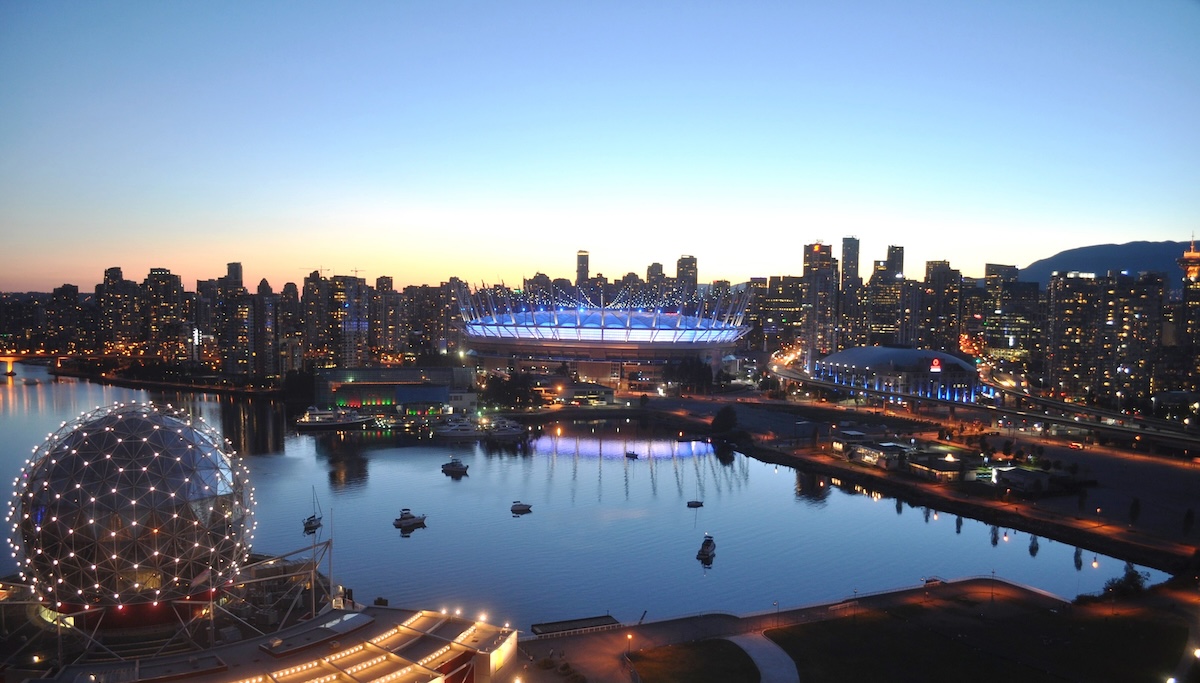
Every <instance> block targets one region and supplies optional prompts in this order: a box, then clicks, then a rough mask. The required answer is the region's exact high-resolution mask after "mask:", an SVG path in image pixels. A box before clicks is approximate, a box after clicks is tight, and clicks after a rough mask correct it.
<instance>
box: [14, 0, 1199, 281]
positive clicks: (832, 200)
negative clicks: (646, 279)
mask: <svg viewBox="0 0 1200 683" xmlns="http://www.w3.org/2000/svg"><path fill="white" fill-rule="evenodd" d="M1197 36H1200V2H1196V1H1194V0H1149V1H1147V0H1141V1H1132V0H1131V1H1128V2H1122V1H1117V0H1095V1H1092V2H1082V1H1075V2H1069V1H1066V0H1036V1H1035V0H1006V1H1000V0H992V1H989V0H981V1H978V2H961V1H960V0H913V1H911V2H902V3H897V2H883V1H882V0H880V1H871V0H860V1H857V2H845V3H802V2H766V1H761V2H744V3H743V2H739V3H734V2H695V1H693V2H671V1H663V2H652V3H645V2H549V1H545V2H538V1H525V2H507V3H489V2H460V1H454V0H449V1H444V2H417V1H413V2H371V1H367V2H356V3H317V2H286V3H285V2H278V3H265V2H264V3H249V4H246V3H233V2H214V3H183V2H161V3H144V2H108V3H59V2H41V3H37V2H9V3H3V4H0V93H2V94H3V96H2V98H0V99H2V100H3V104H2V106H0V229H2V230H3V233H4V235H5V250H6V251H7V256H8V258H7V259H6V267H5V268H4V269H0V290H2V291H24V290H42V291H46V290H49V289H50V288H52V287H55V286H57V285H60V284H62V283H64V282H70V283H73V284H78V285H79V286H80V287H81V288H84V289H90V288H91V287H92V286H93V285H94V284H95V282H97V281H98V280H99V279H100V277H101V274H102V271H103V269H104V268H106V267H109V266H121V267H122V268H123V269H124V270H125V275H126V277H129V278H132V279H137V280H140V279H141V278H142V277H144V275H145V274H146V272H147V271H148V270H149V268H150V267H166V268H170V269H171V270H172V271H173V272H175V273H178V274H180V275H182V276H183V278H184V282H185V284H186V285H187V286H188V287H189V288H190V287H192V286H194V281H195V280H196V279H198V278H199V279H207V278H211V277H217V276H219V275H221V274H222V273H223V272H224V264H225V263H226V262H229V261H240V262H242V263H243V265H244V268H245V273H246V279H247V281H248V282H250V283H252V284H254V283H257V281H258V280H259V279H260V278H266V279H268V280H269V281H270V283H271V284H272V285H273V286H274V287H275V288H276V289H278V288H279V287H280V286H282V284H283V283H284V282H286V281H296V282H298V281H299V280H300V279H302V278H303V276H304V275H305V274H306V273H308V272H310V271H312V270H314V269H316V268H323V269H328V270H329V272H331V273H338V274H351V273H352V271H354V270H357V271H358V274H359V275H360V276H362V277H366V278H367V279H368V280H369V281H373V280H374V278H375V277H377V276H379V275H390V276H392V277H394V278H395V280H396V283H397V285H400V286H402V285H405V284H436V283H438V282H441V281H444V280H445V279H447V278H448V277H450V276H452V275H456V276H459V277H462V278H465V279H468V280H470V281H471V282H473V283H478V282H489V283H490V282H498V281H502V280H503V281H506V282H508V283H509V284H515V283H517V282H519V281H520V280H521V278H522V277H528V276H531V275H533V274H534V273H536V272H545V273H547V274H549V275H551V276H552V277H554V276H565V277H573V274H574V257H575V251H576V250H578V249H586V250H589V251H590V252H591V263H592V270H593V272H597V271H598V272H602V273H604V274H605V275H607V276H608V277H610V278H616V277H620V276H622V275H624V274H625V273H626V272H630V271H632V272H637V273H639V274H641V275H643V276H644V275H645V269H646V266H647V265H648V264H649V263H651V262H654V261H657V262H661V263H663V264H664V266H666V270H667V272H668V273H673V272H674V264H675V260H676V259H677V258H678V257H679V256H680V255H681V254H693V255H695V256H696V257H697V258H698V262H699V267H700V279H701V280H702V281H711V280H715V279H728V280H731V281H734V282H740V281H745V280H747V279H749V278H750V277H753V276H769V275H779V274H794V275H798V274H800V273H801V270H802V268H801V253H800V252H801V248H802V246H803V245H804V244H806V243H811V242H815V241H824V242H827V243H832V244H833V245H834V249H835V254H836V253H837V251H838V249H839V248H840V242H841V238H842V237H843V236H847V235H854V236H857V237H858V238H859V239H860V240H861V242H862V257H861V259H862V269H863V271H864V274H867V273H869V271H870V266H871V261H872V260H874V259H883V258H884V257H885V253H886V249H887V245H889V244H900V245H903V246H904V247H905V248H906V268H905V270H906V272H907V274H908V275H909V277H915V278H920V277H921V276H922V274H923V272H924V262H925V261H926V260H933V259H945V260H949V261H950V263H951V265H952V266H954V267H957V268H959V269H961V270H962V271H963V272H964V273H965V274H967V275H982V273H983V264H984V263H1005V264H1012V265H1018V266H1024V265H1027V264H1029V263H1031V262H1033V261H1035V260H1037V259H1039V258H1042V257H1045V256H1048V255H1050V254H1053V253H1055V252H1058V251H1060V250H1062V249H1067V248H1071V247H1077V246H1082V245H1087V244H1100V243H1109V242H1115V243H1121V242H1127V241H1132V240H1143V239H1144V240H1182V239H1187V238H1188V237H1190V236H1191V234H1192V233H1193V232H1194V231H1195V229H1196V227H1197V226H1200V191H1198V188H1200V126H1198V125H1197V121H1200V68H1197V67H1198V66H1200V40H1197Z"/></svg>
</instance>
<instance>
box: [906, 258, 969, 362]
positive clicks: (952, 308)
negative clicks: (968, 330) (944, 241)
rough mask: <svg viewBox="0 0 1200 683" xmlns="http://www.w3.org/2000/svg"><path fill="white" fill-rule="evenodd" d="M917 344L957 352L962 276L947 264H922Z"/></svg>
mask: <svg viewBox="0 0 1200 683" xmlns="http://www.w3.org/2000/svg"><path fill="white" fill-rule="evenodd" d="M921 284H922V286H921V296H920V303H919V306H920V312H919V315H917V316H915V319H916V320H917V321H918V325H919V329H918V331H917V345H918V346H920V347H921V348H925V349H936V350H938V351H948V352H951V353H953V352H957V351H958V348H959V339H958V337H959V334H960V332H961V330H962V325H961V321H962V273H960V272H959V271H957V270H955V269H954V268H951V267H950V262H949V261H926V262H925V280H924V282H922V283H921Z"/></svg>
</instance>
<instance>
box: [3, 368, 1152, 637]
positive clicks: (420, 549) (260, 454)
mask: <svg viewBox="0 0 1200 683" xmlns="http://www.w3.org/2000/svg"><path fill="white" fill-rule="evenodd" d="M18 372H19V374H20V376H19V377H18V378H15V379H12V378H10V379H8V380H7V382H6V383H2V384H0V437H2V440H0V471H2V472H6V473H8V476H11V477H16V476H17V475H18V474H19V473H20V471H21V468H22V466H23V463H24V461H25V459H26V458H28V457H29V455H30V453H31V451H32V450H33V449H34V448H35V447H36V446H38V445H39V444H41V442H42V441H43V440H44V439H45V437H46V435H47V434H49V433H50V432H51V431H53V430H54V429H56V428H57V427H58V426H59V425H60V424H61V423H62V422H63V421H64V420H70V419H73V418H74V417H76V416H77V415H78V414H79V413H81V412H84V411H86V410H90V409H92V408H94V407H95V406H98V405H105V404H110V403H113V402H115V401H129V400H139V401H144V400H154V401H155V402H159V403H171V404H173V405H175V406H177V407H184V408H186V409H188V410H190V411H192V412H193V413H194V414H197V415H199V416H200V417H203V418H204V419H205V421H207V422H208V423H209V424H211V425H212V426H214V427H216V428H218V429H220V430H222V431H223V433H224V434H225V435H226V437H227V438H229V439H230V440H231V441H233V443H234V444H235V446H236V448H237V449H238V451H239V453H241V454H242V455H243V457H245V459H246V464H247V467H248V468H249V471H250V477H251V482H252V484H253V486H254V487H255V497H256V498H257V500H258V507H257V510H256V519H257V521H258V528H257V532H256V535H255V540H254V548H255V550H257V551H262V552H268V553H280V554H282V553H287V552H291V551H295V550H302V549H305V548H308V547H309V546H308V544H309V543H310V542H311V540H312V539H311V538H309V537H305V536H304V535H303V534H302V532H301V523H302V520H303V519H304V518H305V517H306V516H308V515H309V514H311V512H312V506H313V503H312V491H313V489H314V487H315V489H316V493H317V498H318V500H319V501H320V505H321V507H322V510H323V512H324V516H325V526H324V528H323V529H322V530H321V533H320V535H319V536H318V537H317V538H318V539H319V540H326V539H328V538H330V537H332V538H333V540H334V546H335V549H334V553H333V567H332V574H333V577H334V580H335V582H336V583H339V584H342V585H345V586H347V587H350V588H353V589H354V595H355V598H356V599H357V600H358V601H360V602H370V601H371V600H373V599H374V598H376V597H383V598H387V599H388V600H389V602H390V603H391V604H392V605H401V606H408V607H422V608H431V609H441V608H446V609H449V610H455V609H461V610H463V613H464V614H468V615H478V614H487V615H488V618H489V619H491V620H493V621H497V622H504V621H508V622H511V623H512V624H513V625H514V626H515V627H517V628H521V629H527V628H528V627H529V625H530V624H532V623H537V622H542V621H554V620H559V619H571V618H578V617H585V616H597V615H601V614H611V615H612V616H614V617H616V618H617V619H619V620H621V621H626V622H628V621H637V620H638V619H639V618H641V617H642V614H643V612H644V613H645V615H646V618H647V619H651V620H653V619H664V618H669V617H674V616H681V615H688V614H696V613H700V612H714V611H724V612H734V613H748V612H766V611H770V610H773V609H776V608H777V607H778V608H788V607H794V606H799V605H804V604H810V603H814V602H820V601H827V600H837V599H842V598H846V597H850V596H852V595H854V593H855V592H856V591H857V593H858V594H859V595H862V594H865V593H869V592H874V591H880V590H887V589H893V588H898V587H904V586H912V585H915V584H917V583H919V582H920V580H921V579H922V578H924V577H929V576H940V577H943V578H956V577H963V576H990V575H991V573H992V572H993V571H995V574H996V576H999V577H1003V578H1006V579H1009V580H1013V581H1018V582H1021V583H1025V584H1029V585H1032V586H1036V587H1038V588H1041V589H1043V590H1046V591H1049V592H1051V593H1055V594H1057V595H1060V596H1063V597H1067V598H1071V597H1074V596H1075V595H1077V594H1079V593H1087V592H1096V591H1099V590H1101V589H1102V588H1103V584H1104V582H1105V581H1106V580H1108V579H1110V578H1113V577H1116V576H1120V575H1121V574H1122V573H1123V570H1124V563H1123V562H1121V561H1119V560H1115V559H1113V558H1110V557H1105V556H1103V555H1098V554H1097V553H1094V552H1092V551H1089V550H1087V549H1078V550H1077V549H1076V548H1075V547H1074V546H1070V545H1064V544H1061V543H1057V542H1054V541H1051V540H1049V539H1046V538H1038V539H1034V538H1033V537H1031V536H1030V535H1029V534H1027V533H1024V532H1020V531H1016V530H1013V529H1004V528H995V527H991V526H989V525H986V524H984V523H982V522H978V521H975V520H971V519H966V518H957V517H955V516H954V515H948V514H944V513H938V512H936V511H934V510H932V509H926V508H921V507H912V506H909V505H908V504H905V503H903V502H901V501H897V500H896V499H894V498H883V497H880V496H877V495H872V494H870V493H869V492H863V491H854V490H842V489H841V488H839V487H837V486H835V485H834V482H832V481H830V480H829V479H828V478H822V477H818V476H813V475H809V474H805V473H802V472H798V471H796V470H794V469H792V468H789V467H783V466H775V465H771V464H766V463H761V462H758V461H756V460H753V459H751V458H747V457H745V456H742V455H740V454H734V455H733V456H732V457H729V458H725V459H722V458H719V457H718V456H717V454H715V453H713V451H712V449H711V447H710V446H709V445H707V444H704V443H701V442H680V441H677V440H676V439H675V437H676V435H675V434H673V433H663V432H660V431H656V430H654V429H653V428H651V427H650V426H649V425H639V424H637V423H636V422H627V421H626V422H618V423H612V424H592V423H581V424H561V425H549V426H548V427H547V429H546V431H545V433H544V435H543V436H541V437H540V438H538V439H537V440H536V441H535V442H534V445H533V448H532V449H531V451H530V452H529V453H525V454H515V453H511V452H496V453H489V452H488V450H487V449H486V448H485V447H484V446H483V445H482V444H475V443H466V444H461V443H460V444H447V443H444V442H437V441H433V440H415V439H397V438H393V437H390V436H384V435H372V434H349V435H339V434H320V435H310V434H303V435H302V434H297V433H295V432H292V431H290V430H288V429H287V428H286V424H287V423H286V421H285V417H284V414H283V409H282V407H281V406H280V405H279V404H278V403H276V402H271V401H261V400H255V401H247V400H235V399H230V398H221V397H216V396H212V395H186V394H166V395H163V394H151V393H147V392H141V391H134V390H130V389H121V388H116V387H104V386H99V385H94V384H90V383H87V382H82V381H66V382H57V383H56V382H53V381H51V379H50V378H49V377H48V376H47V375H46V373H45V370H44V369H42V368H38V367H30V366H18ZM25 377H33V378H37V379H39V380H40V383H39V384H37V385H26V384H24V383H23V381H22V379H23V378H25ZM627 451H633V452H636V453H638V455H639V457H638V459H636V460H632V459H629V458H627V457H625V453H626V452H627ZM451 455H456V456H458V457H460V458H462V460H463V461H464V462H465V463H466V464H467V465H469V467H470V469H469V476H466V477H463V478H461V479H457V480H456V479H452V478H450V477H448V476H446V475H444V474H442V472H441V470H440V465H441V463H442V462H445V461H446V460H448V459H449V457H450V456H451ZM692 499H701V500H703V501H704V506H703V507H702V508H697V509H691V508H688V507H687V505H686V503H687V501H689V500H692ZM514 500H521V501H524V502H527V503H532V505H533V512H532V513H530V514H527V515H522V516H519V517H515V516H513V515H512V514H510V512H509V506H510V505H511V504H512V501H514ZM402 507H408V508H412V510H413V511H414V512H416V513H417V514H426V515H428V521H427V527H426V528H424V529H417V530H415V531H413V532H412V533H411V535H409V536H408V537H404V536H402V535H401V533H400V532H399V531H398V530H396V529H394V528H393V527H392V524H391V522H392V519H393V518H395V517H396V516H397V515H398V514H399V511H400V508H402ZM705 533H710V534H712V535H713V536H714V537H715V539H716V542H717V553H716V557H715V559H714V560H713V562H712V566H711V567H705V566H704V565H702V564H701V563H700V562H699V561H698V560H697V559H696V551H697V550H698V549H699V547H700V542H701V541H702V540H703V538H704V534H705ZM1093 560H1094V561H1095V563H1096V564H1097V565H1098V566H1097V567H1096V568H1093V566H1092V564H1093ZM4 562H5V563H6V564H4V565H2V566H0V571H2V572H3V573H4V574H8V573H11V572H12V571H15V569H16V563H15V560H13V559H12V558H7V557H6V559H5V560H4ZM1149 571H1150V573H1151V579H1152V581H1158V580H1161V579H1163V578H1165V576H1164V575H1163V574H1162V573H1160V572H1156V571H1153V570H1149Z"/></svg>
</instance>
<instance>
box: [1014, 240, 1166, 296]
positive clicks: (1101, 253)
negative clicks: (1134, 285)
mask: <svg viewBox="0 0 1200 683" xmlns="http://www.w3.org/2000/svg"><path fill="white" fill-rule="evenodd" d="M1187 248H1188V243H1187V242H1128V243H1126V244H1096V245H1093V246H1090V247H1078V248H1076V249H1068V250H1066V251H1060V252H1059V253H1057V254H1055V255H1054V256H1050V257H1048V258H1044V259H1041V260H1039V261H1034V262H1033V263H1031V264H1029V265H1028V266H1025V267H1024V268H1022V269H1021V275H1020V279H1021V280H1022V281H1024V282H1039V283H1041V285H1042V287H1045V286H1046V285H1047V284H1049V282H1050V274H1051V273H1053V272H1055V271H1059V272H1070V271H1073V270H1075V271H1079V272H1081V273H1095V274H1097V275H1104V274H1106V273H1107V272H1108V271H1110V270H1115V271H1121V270H1125V271H1129V272H1130V273H1140V272H1144V271H1156V272H1159V273H1165V274H1166V276H1167V283H1168V287H1170V288H1172V289H1174V288H1177V287H1178V286H1179V284H1178V281H1179V279H1180V278H1182V277H1183V271H1182V270H1180V269H1179V264H1178V263H1176V262H1175V261H1176V260H1177V259H1178V258H1179V257H1180V256H1182V255H1183V252H1184V251H1186V250H1187Z"/></svg>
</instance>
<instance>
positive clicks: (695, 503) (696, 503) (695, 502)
mask: <svg viewBox="0 0 1200 683" xmlns="http://www.w3.org/2000/svg"><path fill="white" fill-rule="evenodd" d="M687 506H688V507H690V508H702V507H704V501H702V500H689V501H688V502H687Z"/></svg>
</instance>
